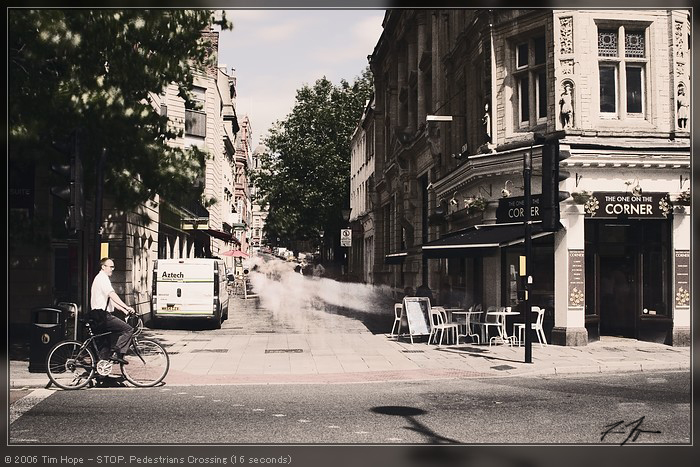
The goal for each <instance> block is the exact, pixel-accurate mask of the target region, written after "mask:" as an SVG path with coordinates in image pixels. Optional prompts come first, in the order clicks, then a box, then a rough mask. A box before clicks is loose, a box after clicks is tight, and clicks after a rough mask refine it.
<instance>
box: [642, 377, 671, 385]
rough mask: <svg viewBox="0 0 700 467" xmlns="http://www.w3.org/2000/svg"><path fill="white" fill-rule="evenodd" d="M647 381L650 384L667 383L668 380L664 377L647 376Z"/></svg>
mask: <svg viewBox="0 0 700 467" xmlns="http://www.w3.org/2000/svg"><path fill="white" fill-rule="evenodd" d="M647 383H650V384H659V383H668V380H666V378H647Z"/></svg>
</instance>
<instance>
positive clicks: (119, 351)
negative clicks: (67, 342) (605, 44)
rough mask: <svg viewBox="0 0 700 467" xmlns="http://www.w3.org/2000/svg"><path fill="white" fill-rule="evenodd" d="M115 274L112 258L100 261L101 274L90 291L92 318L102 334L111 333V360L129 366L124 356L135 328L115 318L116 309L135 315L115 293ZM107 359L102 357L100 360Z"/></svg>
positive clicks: (93, 282) (96, 277)
mask: <svg viewBox="0 0 700 467" xmlns="http://www.w3.org/2000/svg"><path fill="white" fill-rule="evenodd" d="M113 272H114V261H113V260H112V258H102V260H100V272H99V273H98V274H97V276H95V279H94V280H93V281H92V288H91V289H90V308H91V309H92V312H91V317H92V319H93V320H95V322H96V326H97V329H98V330H99V331H100V332H106V331H111V332H112V334H111V335H110V336H109V337H110V346H109V349H106V350H108V351H109V353H110V354H111V357H108V358H109V359H110V360H112V361H115V362H119V363H122V364H125V365H126V364H128V363H129V362H127V361H126V360H125V359H124V354H125V353H126V351H127V349H128V348H129V342H130V341H131V337H132V335H133V333H134V328H132V327H131V326H130V325H128V324H127V323H125V322H124V321H122V320H121V319H119V318H117V317H116V316H113V314H112V313H113V312H114V311H115V308H116V309H117V310H121V311H123V312H125V313H127V314H130V313H134V309H133V308H131V307H130V306H128V305H127V304H126V303H124V302H123V301H122V299H121V298H119V295H117V293H116V292H115V291H114V288H113V287H112V282H111V281H110V279H109V278H110V277H111V276H112V273H113ZM103 357H106V356H105V355H100V358H103Z"/></svg>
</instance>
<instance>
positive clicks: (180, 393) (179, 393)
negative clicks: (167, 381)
mask: <svg viewBox="0 0 700 467" xmlns="http://www.w3.org/2000/svg"><path fill="white" fill-rule="evenodd" d="M182 394H187V393H186V392H178V393H177V395H179V396H180V395H182Z"/></svg>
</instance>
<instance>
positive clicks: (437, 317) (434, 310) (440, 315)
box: [428, 306, 459, 345]
mask: <svg viewBox="0 0 700 467" xmlns="http://www.w3.org/2000/svg"><path fill="white" fill-rule="evenodd" d="M458 327H459V325H458V324H457V323H448V322H447V312H446V311H445V309H444V308H443V307H441V306H434V307H431V308H430V335H428V343H430V341H431V339H432V338H433V337H435V339H437V333H438V331H439V332H440V342H439V343H438V345H442V338H443V337H444V335H445V331H449V332H450V334H451V335H452V342H455V340H456V338H457V337H456V336H457V332H458Z"/></svg>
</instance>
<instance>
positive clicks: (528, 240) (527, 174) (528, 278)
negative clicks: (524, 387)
mask: <svg viewBox="0 0 700 467" xmlns="http://www.w3.org/2000/svg"><path fill="white" fill-rule="evenodd" d="M531 179H532V149H531V150H530V151H527V152H525V155H524V157H523V181H524V189H525V274H524V276H525V279H524V281H525V284H524V289H525V330H524V334H525V363H532V338H531V336H530V328H531V327H532V324H531V323H532V317H531V313H530V310H532V307H531V306H530V288H531V287H530V286H531V284H532V274H531V272H530V271H531V270H532V269H531V268H532V210H531V209H532V208H531V206H532V193H531V186H530V182H531Z"/></svg>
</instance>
